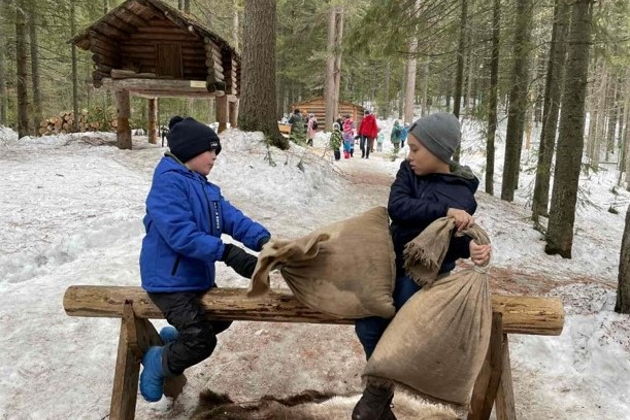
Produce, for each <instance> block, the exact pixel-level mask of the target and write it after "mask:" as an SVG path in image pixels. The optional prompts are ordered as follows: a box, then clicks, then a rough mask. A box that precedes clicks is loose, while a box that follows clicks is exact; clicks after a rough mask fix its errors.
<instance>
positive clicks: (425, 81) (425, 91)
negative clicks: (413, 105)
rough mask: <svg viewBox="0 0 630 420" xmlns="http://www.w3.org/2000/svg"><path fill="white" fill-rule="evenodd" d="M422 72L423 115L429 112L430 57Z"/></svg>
mask: <svg viewBox="0 0 630 420" xmlns="http://www.w3.org/2000/svg"><path fill="white" fill-rule="evenodd" d="M423 67H424V70H423V72H422V76H423V80H422V115H423V116H424V115H427V114H429V58H427V59H426V60H425V61H424V66H423Z"/></svg>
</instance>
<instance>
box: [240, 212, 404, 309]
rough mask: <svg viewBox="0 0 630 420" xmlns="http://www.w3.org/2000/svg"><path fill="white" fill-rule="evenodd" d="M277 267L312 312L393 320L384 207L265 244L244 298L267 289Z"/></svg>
mask: <svg viewBox="0 0 630 420" xmlns="http://www.w3.org/2000/svg"><path fill="white" fill-rule="evenodd" d="M278 266H279V267H280V272H281V274H282V277H283V278H284V279H285V281H286V282H287V284H288V285H289V287H290V288H291V290H292V291H293V293H294V294H295V296H296V298H297V299H298V300H299V301H300V302H301V303H302V304H304V305H306V306H308V307H310V308H312V309H315V310H318V311H320V312H323V313H326V314H329V315H332V316H335V317H339V318H352V319H356V318H364V317H368V316H380V317H383V318H391V317H392V316H394V313H395V308H394V302H393V298H392V292H393V289H394V277H395V271H396V268H395V255H394V246H393V243H392V239H391V236H390V233H389V217H388V215H387V209H385V208H384V207H377V208H374V209H372V210H369V211H367V212H365V213H363V214H362V215H359V216H356V217H352V218H350V219H346V220H342V221H340V222H337V223H333V224H331V225H329V226H325V227H322V228H320V229H318V230H316V231H314V232H312V233H311V234H309V235H306V236H304V237H302V238H299V239H296V240H292V241H289V240H272V241H270V242H269V243H267V244H266V245H265V246H264V248H263V250H262V252H261V253H260V255H259V257H258V264H257V265H256V269H255V271H254V275H253V276H252V282H251V285H250V289H249V291H248V294H247V295H248V296H249V297H256V296H260V295H261V294H264V293H265V292H266V291H267V290H269V272H270V271H271V270H273V269H274V268H275V267H278Z"/></svg>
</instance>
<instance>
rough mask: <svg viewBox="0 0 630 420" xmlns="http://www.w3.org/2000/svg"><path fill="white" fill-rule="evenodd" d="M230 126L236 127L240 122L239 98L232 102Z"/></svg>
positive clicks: (230, 106)
mask: <svg viewBox="0 0 630 420" xmlns="http://www.w3.org/2000/svg"><path fill="white" fill-rule="evenodd" d="M229 108H230V127H232V128H236V126H237V124H238V100H234V101H231V102H230V105H229Z"/></svg>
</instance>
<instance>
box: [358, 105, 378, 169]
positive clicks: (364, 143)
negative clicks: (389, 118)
mask: <svg viewBox="0 0 630 420" xmlns="http://www.w3.org/2000/svg"><path fill="white" fill-rule="evenodd" d="M359 136H360V139H361V143H360V144H361V157H362V158H366V159H369V158H370V150H372V148H373V147H374V139H375V138H376V136H378V126H377V125H376V118H375V117H374V115H372V114H371V113H370V111H368V110H365V114H364V115H363V119H362V120H361V124H360V125H359Z"/></svg>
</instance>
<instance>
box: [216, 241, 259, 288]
mask: <svg viewBox="0 0 630 420" xmlns="http://www.w3.org/2000/svg"><path fill="white" fill-rule="evenodd" d="M221 261H223V262H224V263H225V264H227V265H228V266H229V267H232V269H233V270H234V271H236V272H237V273H238V274H239V275H241V276H243V277H245V278H248V279H251V278H252V275H253V274H254V268H256V262H257V261H258V258H256V257H255V256H253V255H251V254H249V253H248V252H247V251H245V250H243V249H242V248H240V247H238V246H236V245H232V244H225V251H223V256H222V257H221Z"/></svg>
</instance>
